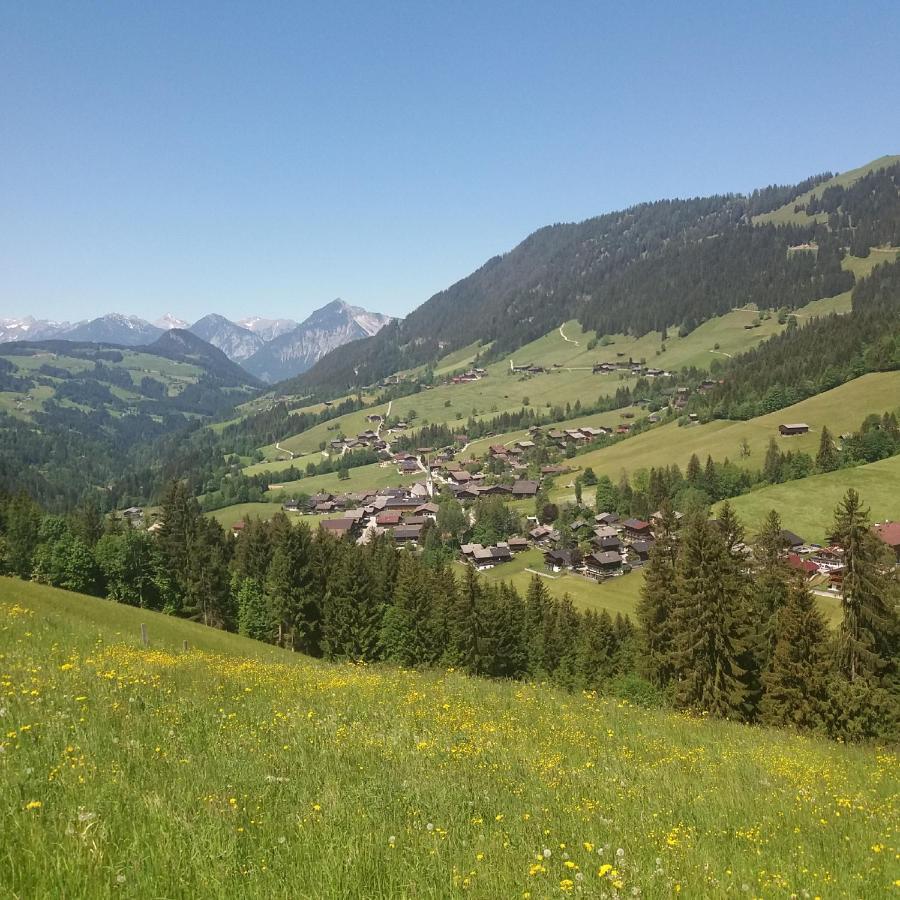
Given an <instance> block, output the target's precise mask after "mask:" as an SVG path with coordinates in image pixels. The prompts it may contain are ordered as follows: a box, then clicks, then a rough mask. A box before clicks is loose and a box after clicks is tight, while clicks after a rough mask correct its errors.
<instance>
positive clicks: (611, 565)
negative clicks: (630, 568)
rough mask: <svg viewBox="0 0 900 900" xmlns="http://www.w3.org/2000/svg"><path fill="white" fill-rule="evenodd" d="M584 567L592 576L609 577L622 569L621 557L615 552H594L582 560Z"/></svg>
mask: <svg viewBox="0 0 900 900" xmlns="http://www.w3.org/2000/svg"><path fill="white" fill-rule="evenodd" d="M584 567H585V568H586V569H587V570H588V572H590V573H591V574H592V575H611V574H612V573H613V572H617V571H618V570H619V569H620V568H621V567H622V557H621V555H620V554H618V553H616V551H615V550H602V551H595V552H594V553H589V554H588V555H587V556H586V557H585V558H584Z"/></svg>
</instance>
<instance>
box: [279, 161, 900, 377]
mask: <svg viewBox="0 0 900 900" xmlns="http://www.w3.org/2000/svg"><path fill="white" fill-rule="evenodd" d="M821 180H824V176H823V178H814V179H810V180H809V181H807V182H804V183H803V184H800V185H796V186H794V187H792V188H770V189H767V190H766V191H762V192H759V193H757V194H754V195H752V196H751V197H749V198H748V197H740V196H733V195H729V196H720V197H709V198H702V199H693V200H673V201H661V202H658V203H649V204H643V205H641V206H637V207H633V208H631V209H629V210H625V211H624V212H619V213H611V214H608V215H604V216H599V217H597V218H594V219H589V220H587V221H585V222H581V223H578V224H567V225H554V226H550V227H548V228H543V229H541V230H539V231H537V232H535V233H534V234H532V235H531V236H529V237H528V238H526V240H524V241H523V242H522V243H521V244H519V245H518V246H517V247H516V248H515V249H514V250H512V251H510V252H509V253H507V254H506V255H504V256H499V257H495V258H494V259H492V260H490V261H489V262H487V263H486V264H485V265H484V266H482V267H481V268H480V269H479V270H478V271H476V272H474V273H473V274H472V275H470V276H468V277H467V278H464V279H462V280H461V281H459V282H457V283H456V284H455V285H453V286H452V287H450V288H448V289H447V290H445V291H442V292H440V293H439V294H436V295H435V296H434V297H432V298H431V299H429V300H428V301H427V302H426V303H424V304H423V305H422V306H420V307H419V308H418V309H416V310H415V311H414V312H412V313H411V314H410V315H409V316H407V317H406V319H404V320H403V321H402V322H396V323H393V324H392V325H391V326H389V327H387V328H385V329H383V330H382V331H381V332H380V333H379V334H378V335H376V336H375V337H373V338H370V339H368V340H364V341H359V342H356V343H354V344H351V345H348V346H346V347H342V348H339V349H338V350H336V351H334V352H333V353H331V354H329V355H328V356H326V357H325V358H323V359H322V360H320V361H319V363H317V364H316V366H314V367H313V368H312V369H311V370H310V371H309V372H307V373H305V374H304V375H303V376H300V378H298V379H296V380H295V382H291V383H290V385H291V387H292V388H293V387H299V386H305V387H308V388H309V387H312V388H319V389H326V390H332V391H341V390H346V389H347V388H349V387H352V386H353V385H354V384H356V383H357V381H360V382H362V383H369V382H374V381H377V380H378V379H380V378H383V377H384V376H386V375H388V374H390V373H391V372H394V371H398V370H400V369H403V368H407V367H409V366H412V365H416V364H420V363H426V362H429V361H430V360H433V359H436V358H438V357H439V356H441V355H442V354H443V353H446V352H449V351H452V350H454V349H457V348H459V347H463V346H467V345H469V344H471V343H474V342H475V341H479V340H480V341H482V342H485V343H487V342H493V344H492V348H491V352H492V353H493V354H501V355H502V354H505V353H508V352H510V351H511V350H514V349H515V348H516V347H519V346H522V345H523V344H525V343H527V342H528V341H531V340H534V339H536V338H538V337H540V336H541V335H543V334H546V333H547V332H548V331H550V330H552V329H553V328H555V327H556V326H558V325H559V323H560V322H561V321H565V320H567V319H571V318H576V319H578V320H579V322H581V324H582V325H583V326H584V327H585V328H589V329H593V330H596V331H597V332H598V333H601V334H603V333H617V332H625V333H629V334H633V335H638V336H639V335H641V334H644V333H646V332H648V331H651V330H660V331H662V330H663V329H666V328H679V329H681V331H682V333H688V332H690V331H691V330H692V329H693V328H695V327H696V326H697V325H698V324H700V323H701V322H703V321H705V320H706V319H708V318H710V317H712V316H716V315H720V314H722V313H724V312H727V311H728V310H729V309H731V308H733V307H736V306H742V305H744V304H746V303H757V304H758V305H759V306H760V307H765V308H779V307H786V308H788V309H791V308H796V307H798V306H802V305H804V304H805V303H808V302H809V301H810V300H815V299H819V298H823V297H829V296H834V295H836V294H839V293H841V292H843V291H845V290H849V289H850V288H851V287H852V285H853V275H852V274H851V273H850V272H846V271H844V270H843V269H842V268H841V259H842V257H843V255H844V253H845V252H847V251H848V250H849V252H852V253H854V254H856V255H862V256H865V255H868V252H869V247H871V246H875V245H878V244H885V243H888V244H895V245H896V244H898V243H900V165H893V166H890V167H887V168H885V169H880V170H878V171H875V172H872V173H870V174H868V175H866V176H864V177H863V178H861V179H859V181H857V182H856V183H855V184H854V185H852V186H850V187H829V188H828V189H827V190H825V191H823V192H822V195H821V196H819V195H818V194H814V196H813V198H812V199H811V200H810V201H809V203H808V204H807V206H808V210H806V211H807V212H808V213H809V216H807V217H800V220H801V221H802V224H792V225H786V226H780V227H775V226H773V225H762V226H759V225H756V226H755V225H753V224H752V219H753V217H754V216H755V215H758V214H759V213H762V212H767V211H769V209H771V208H774V207H772V206H770V204H775V205H776V206H777V205H781V203H779V201H783V199H784V197H786V196H789V197H799V196H800V195H801V194H803V193H804V192H806V191H808V190H810V189H811V188H814V187H815V186H816V185H817V184H819V183H821ZM801 211H803V210H801V208H800V207H799V206H798V212H801ZM819 213H826V214H827V221H825V222H819V221H818V220H817V219H816V218H814V217H813V214H819ZM794 247H809V248H811V249H809V250H808V251H804V252H790V251H791V248H794Z"/></svg>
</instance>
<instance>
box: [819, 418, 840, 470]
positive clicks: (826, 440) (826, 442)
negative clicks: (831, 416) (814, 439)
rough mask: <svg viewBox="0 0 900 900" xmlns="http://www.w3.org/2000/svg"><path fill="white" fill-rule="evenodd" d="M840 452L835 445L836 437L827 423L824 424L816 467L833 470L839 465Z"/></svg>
mask: <svg viewBox="0 0 900 900" xmlns="http://www.w3.org/2000/svg"><path fill="white" fill-rule="evenodd" d="M838 459H839V457H838V452H837V448H836V447H835V446H834V438H833V437H832V436H831V432H830V431H829V430H828V426H827V425H823V426H822V434H821V436H820V437H819V452H818V453H817V454H816V468H817V469H818V470H819V471H820V472H832V471H834V470H835V469H836V468H837V467H838Z"/></svg>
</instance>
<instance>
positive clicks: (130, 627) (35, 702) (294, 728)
mask: <svg viewBox="0 0 900 900" xmlns="http://www.w3.org/2000/svg"><path fill="white" fill-rule="evenodd" d="M142 622H143V623H146V624H147V626H148V631H149V635H150V646H149V647H144V646H142V644H141V641H140V632H139V625H140V623H142ZM185 641H186V642H187V648H185V644H184V642H185ZM898 768H900V767H898V757H897V755H896V752H895V751H894V750H891V749H887V748H884V747H877V746H858V747H856V746H842V745H839V744H834V743H828V742H825V741H822V740H813V739H810V738H804V737H797V736H793V735H791V734H789V733H787V732H779V731H773V730H764V729H759V728H751V727H747V726H743V725H736V724H731V723H728V722H721V721H709V720H700V719H695V718H691V717H688V716H685V715H678V714H674V713H672V712H668V711H660V710H646V709H640V708H636V707H633V706H630V705H628V704H625V703H623V702H621V701H618V702H617V701H614V700H611V699H607V698H603V697H600V696H597V695H595V694H581V695H568V694H564V693H560V692H557V691H555V690H552V689H550V688H547V687H544V686H541V685H535V686H524V685H522V684H518V683H509V684H506V683H502V682H500V683H498V682H486V681H482V680H479V679H473V678H469V677H466V676H463V675H460V674H458V673H455V672H452V671H440V672H424V673H422V672H417V671H408V670H402V669H397V668H390V667H386V666H385V667H381V666H377V667H376V666H372V667H367V666H359V665H349V664H347V665H337V664H326V663H319V662H316V661H313V660H310V659H307V658H305V657H302V656H300V655H299V654H290V653H287V652H285V651H280V650H277V649H275V648H273V647H269V646H266V645H263V644H258V643H256V642H253V641H250V640H247V639H244V638H239V637H237V636H234V635H229V634H225V633H223V632H217V631H213V630H212V629H205V628H203V627H202V626H199V625H195V624H192V623H188V622H184V621H179V620H176V619H172V618H167V617H164V616H161V615H158V614H153V613H147V612H146V611H142V610H138V609H133V608H129V607H124V606H120V605H116V604H112V603H109V602H107V601H102V600H97V599H94V598H87V597H81V596H79V595H74V594H71V593H64V592H62V591H57V590H54V589H52V588H46V587H41V586H39V585H34V584H27V583H24V582H21V581H15V580H10V579H2V580H0V834H2V841H0V897H10V898H12V897H16V898H18V897H27V898H43V897H48V898H49V897H53V898H59V897H113V896H115V897H131V896H134V897H138V896H140V897H167V898H168V897H179V898H180V897H226V896H228V897H235V896H242V897H299V898H307V897H308V898H330V897H342V898H343V897H352V898H380V897H407V898H429V897H454V896H460V897H462V896H470V897H479V898H544V897H560V896H573V897H576V896H581V897H607V898H616V897H622V898H624V897H647V898H656V897H675V896H684V897H725V896H737V897H748V898H751V897H804V898H805V897H809V898H813V897H821V898H831V897H854V898H859V897H867V898H871V897H889V896H900V862H898V840H897V835H898V826H900V821H898V808H900V807H898V802H897V792H898V783H900V782H898Z"/></svg>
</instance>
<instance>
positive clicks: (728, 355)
mask: <svg viewBox="0 0 900 900" xmlns="http://www.w3.org/2000/svg"><path fill="white" fill-rule="evenodd" d="M709 352H710V353H718V354H719V356H727V357H728V358H729V359H734V356H733V355H732V354H731V353H726V352H725V351H724V350H710V351H709Z"/></svg>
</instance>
